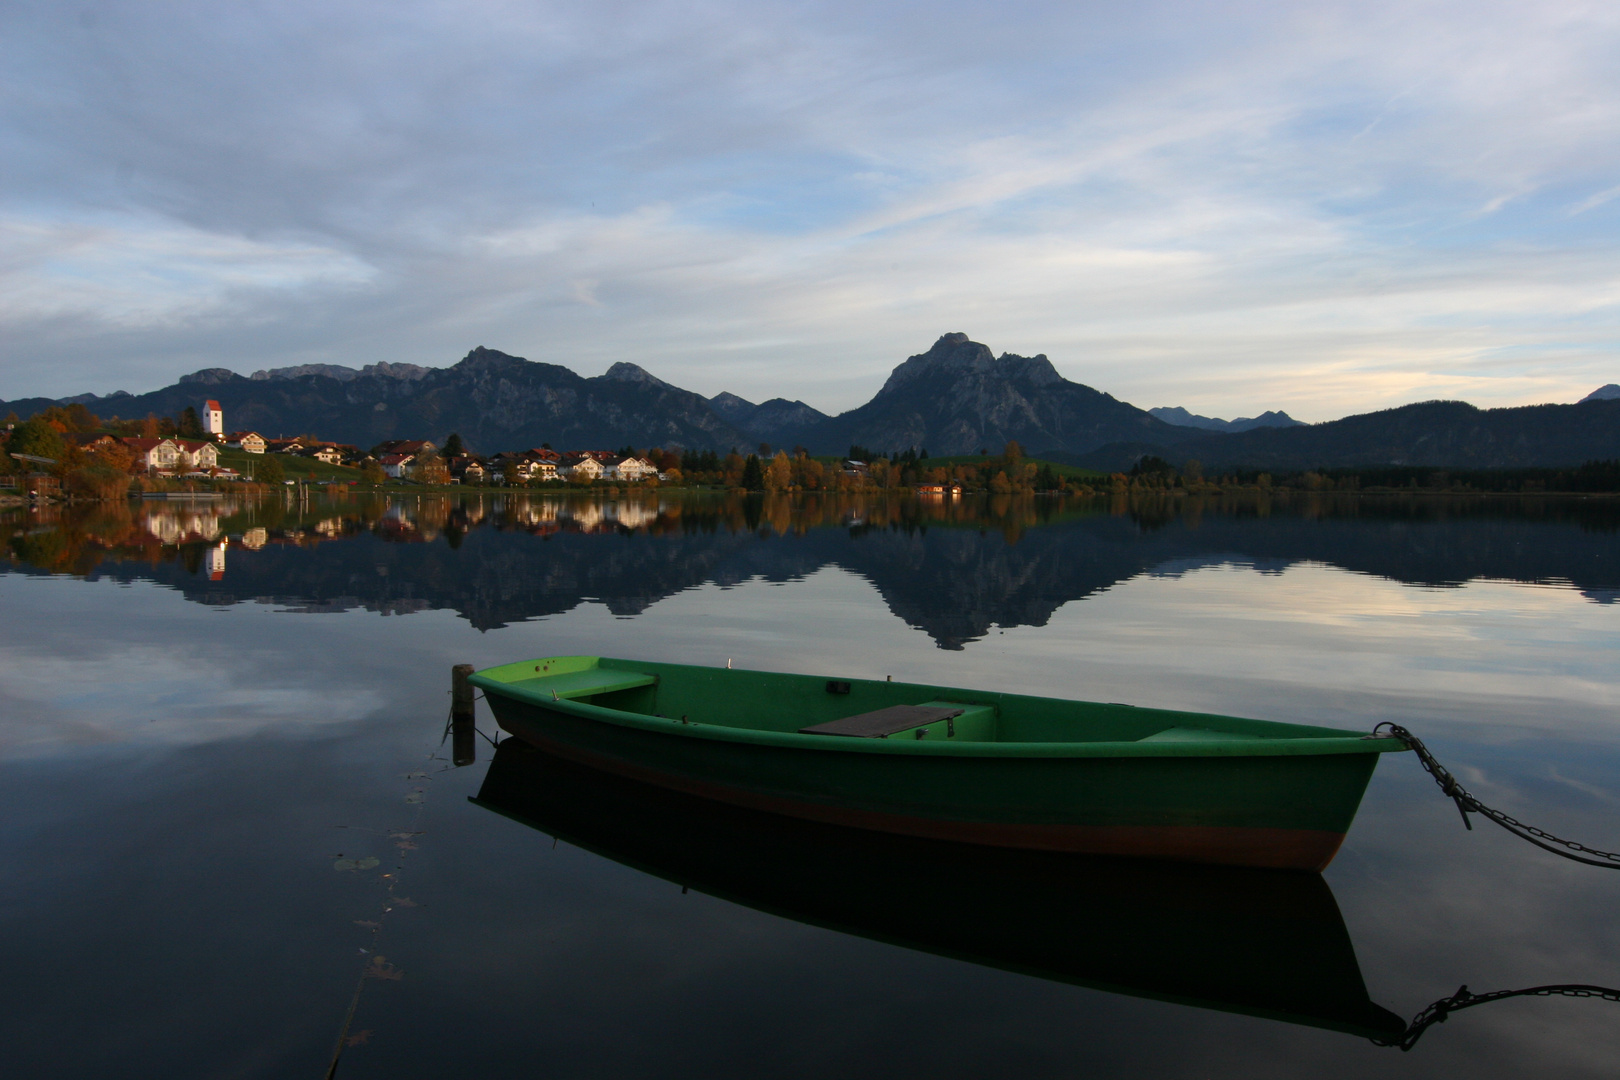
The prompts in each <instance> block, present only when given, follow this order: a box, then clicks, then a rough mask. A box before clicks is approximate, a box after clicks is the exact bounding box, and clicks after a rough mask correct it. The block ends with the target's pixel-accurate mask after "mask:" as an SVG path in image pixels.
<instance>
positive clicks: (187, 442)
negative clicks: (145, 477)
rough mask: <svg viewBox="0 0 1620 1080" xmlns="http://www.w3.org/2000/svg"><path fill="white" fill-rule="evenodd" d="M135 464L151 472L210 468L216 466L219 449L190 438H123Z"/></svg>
mask: <svg viewBox="0 0 1620 1080" xmlns="http://www.w3.org/2000/svg"><path fill="white" fill-rule="evenodd" d="M120 441H121V442H123V444H124V445H125V446H127V447H129V449H130V452H131V453H133V454H134V455H135V464H136V465H137V466H139V467H141V468H143V469H147V470H149V471H153V472H174V471H175V470H179V469H184V470H187V471H204V472H205V471H209V470H213V469H217V468H218V467H219V449H218V448H217V447H215V446H214V444H213V443H209V442H197V441H193V440H191V439H134V438H129V439H122V440H120Z"/></svg>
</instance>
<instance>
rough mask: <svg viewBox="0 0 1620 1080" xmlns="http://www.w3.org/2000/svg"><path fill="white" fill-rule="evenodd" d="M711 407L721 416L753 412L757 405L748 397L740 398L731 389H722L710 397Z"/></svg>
mask: <svg viewBox="0 0 1620 1080" xmlns="http://www.w3.org/2000/svg"><path fill="white" fill-rule="evenodd" d="M709 408H711V409H713V410H714V411H715V412H717V413H719V414H720V415H721V416H735V415H738V414H742V413H750V412H753V411H754V409H755V405H754V403H753V402H752V401H749V400H748V399H747V398H740V397H738V396H737V395H736V394H733V393H732V392H731V391H729V390H722V391H720V392H719V393H718V394H716V395H714V397H712V398H710V399H709Z"/></svg>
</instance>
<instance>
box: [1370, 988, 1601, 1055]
mask: <svg viewBox="0 0 1620 1080" xmlns="http://www.w3.org/2000/svg"><path fill="white" fill-rule="evenodd" d="M1513 997H1574V998H1602V999H1603V1000H1604V1001H1620V990H1612V989H1610V988H1609V987H1607V986H1587V985H1585V984H1583V983H1558V984H1555V985H1552V986H1532V987H1530V988H1528V989H1526V990H1494V991H1492V992H1491V993H1489V994H1470V993H1469V992H1468V987H1466V986H1459V987H1458V988H1457V992H1456V993H1455V994H1452V995H1451V996H1450V997H1444V998H1441V999H1440V1000H1439V1001H1437V1002H1435V1003H1434V1004H1433V1005H1430V1006H1429V1007H1428V1008H1426V1009H1424V1010H1423V1011H1422V1012H1420V1013H1418V1014H1417V1015H1416V1016H1414V1017H1412V1022H1411V1023H1410V1024H1408V1025H1406V1030H1405V1031H1403V1032H1401V1033H1400V1034H1399V1035H1396V1036H1393V1037H1391V1038H1388V1039H1377V1038H1375V1039H1373V1040H1372V1041H1373V1043H1374V1045H1377V1046H1398V1047H1400V1048H1401V1052H1402V1053H1405V1052H1406V1051H1408V1050H1410V1049H1412V1047H1414V1046H1416V1045H1417V1041H1418V1039H1420V1038H1422V1037H1423V1033H1424V1032H1425V1031H1427V1030H1429V1028H1430V1027H1431V1026H1432V1025H1434V1024H1443V1023H1445V1022H1446V1017H1447V1016H1449V1015H1450V1014H1451V1013H1454V1012H1456V1011H1457V1010H1458V1009H1471V1008H1473V1007H1474V1006H1475V1005H1483V1004H1485V1003H1486V1002H1488V1001H1501V1000H1502V999H1504V998H1513Z"/></svg>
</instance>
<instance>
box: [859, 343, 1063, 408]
mask: <svg viewBox="0 0 1620 1080" xmlns="http://www.w3.org/2000/svg"><path fill="white" fill-rule="evenodd" d="M964 376H979V377H984V376H988V377H990V378H992V379H994V380H997V381H1001V380H1009V381H1018V382H1026V383H1028V384H1030V385H1032V386H1035V387H1043V386H1050V385H1052V384H1054V383H1060V382H1062V381H1063V376H1061V375H1059V374H1058V373H1057V369H1056V368H1054V367H1053V366H1052V362H1051V361H1050V360H1048V359H1047V358H1046V354H1045V353H1041V354H1040V355H1039V356H1018V355H1017V354H1015V353H1002V354H1001V355H1000V356H999V357H998V356H996V355H994V354H993V353H991V351H990V349H989V347H988V346H986V345H981V344H980V343H979V342H977V341H972V340H970V339H969V338H968V336H967V335H966V334H963V333H953V334H944V335H941V337H940V339H939V340H938V341H936V342H934V345H933V348H931V349H929V350H928V351H927V352H925V353H918V354H917V355H916V356H912V357H909V358H908V359H907V360H906V361H905V362H904V363H902V364H901V365H900V366H898V367H896V368H895V369H894V371H893V372H892V373H891V374H890V375H889V381H888V382H886V383H884V384H883V389H882V390H880V391H878V396H879V397H882V396H883V395H884V394H888V393H892V392H894V391H897V390H901V389H903V388H906V387H909V386H912V385H916V384H918V383H919V380H928V381H929V382H933V383H941V382H948V383H951V384H954V383H956V382H959V381H960V380H961V379H962V378H963V377H964Z"/></svg>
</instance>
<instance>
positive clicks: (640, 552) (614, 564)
mask: <svg viewBox="0 0 1620 1080" xmlns="http://www.w3.org/2000/svg"><path fill="white" fill-rule="evenodd" d="M1617 531H1620V500H1612V499H1584V500H1582V499H1556V498H1552V497H1523V498H1520V497H1494V498H1493V497H1481V498H1457V497H1451V498H1447V497H1436V498H1392V499H1377V498H1368V497H1359V498H1358V497H1355V496H1339V495H1332V494H1293V495H1282V496H1270V497H1266V496H1262V497H1237V498H1233V497H1224V498H1223V497H1220V496H1216V497H1210V498H1204V497H1186V498H1168V497H1162V496H1160V497H1151V496H1149V497H1139V496H1135V495H1131V496H1105V497H1097V498H1063V497H1048V496H1028V495H1023V496H1020V495H997V496H978V497H971V498H966V499H953V498H918V497H901V498H893V497H889V498H885V497H883V496H881V495H861V494H843V495H837V494H830V495H825V496H820V495H797V496H758V495H754V496H745V495H725V494H716V495H710V496H694V495H690V494H687V495H667V494H661V493H657V492H642V493H638V494H625V495H623V496H619V497H608V498H604V497H601V496H592V495H585V494H579V495H550V494H546V495H539V494H511V495H505V494H503V495H485V496H482V497H480V496H477V495H462V496H440V495H422V496H406V497H398V496H395V497H393V498H389V497H386V496H358V495H348V496H341V497H313V498H309V499H300V498H297V497H287V498H275V497H271V498H268V499H258V500H252V499H212V500H199V501H195V502H193V501H185V500H178V499H168V500H163V501H161V502H157V501H153V500H143V501H140V502H131V503H93V504H70V505H64V506H45V507H40V508H37V509H25V510H16V511H10V512H5V513H0V539H4V540H5V542H6V554H7V565H8V566H9V567H10V568H11V569H12V570H14V571H18V572H24V573H52V574H59V573H67V574H75V575H80V576H83V577H87V578H90V579H97V578H113V579H116V580H120V581H134V580H150V581H154V582H158V583H161V584H164V585H167V586H169V587H172V588H176V589H179V590H180V591H181V592H183V593H184V594H185V595H186V596H187V597H188V598H189V599H191V600H194V601H197V602H199V603H205V604H211V605H225V604H233V603H240V602H244V601H257V602H266V603H276V604H282V605H287V606H288V607H289V608H290V609H292V610H298V611H306V612H338V611H346V610H352V609H356V608H363V609H365V610H370V611H376V612H381V613H385V614H405V613H408V612H413V611H422V610H428V609H432V608H450V609H453V610H455V611H457V612H458V613H459V614H461V615H462V617H464V618H466V619H467V620H468V621H469V622H471V623H472V624H473V625H475V626H477V627H478V628H480V629H492V628H494V627H498V626H503V625H507V624H509V623H512V622H518V621H523V620H526V619H533V618H543V617H546V616H549V615H553V614H558V613H561V612H564V611H568V610H570V609H572V608H574V607H576V606H578V605H579V604H581V603H583V602H586V600H587V599H589V600H590V601H591V602H595V603H600V604H602V605H604V606H605V607H607V609H608V610H609V611H611V612H612V613H613V614H615V615H620V616H634V615H638V614H640V613H641V612H643V611H645V610H646V609H647V608H648V607H650V606H651V605H652V604H654V603H657V602H658V601H659V600H661V599H663V598H664V597H667V596H672V595H674V594H675V593H678V592H681V591H683V590H685V589H690V588H693V587H695V586H698V585H702V584H704V583H712V584H717V585H720V586H722V587H727V586H732V585H737V584H740V583H742V582H745V581H748V580H751V579H758V580H764V581H768V582H784V581H789V580H795V579H800V578H803V577H806V576H808V575H810V574H813V573H816V572H817V571H819V570H821V569H823V568H827V567H836V568H839V569H842V570H844V571H848V572H851V573H854V574H856V575H858V576H860V577H862V578H864V579H866V580H867V581H868V582H870V583H871V584H872V585H873V586H874V587H875V588H876V589H877V591H878V593H879V594H880V595H881V596H882V597H883V599H884V601H885V603H886V604H887V605H888V607H889V608H890V610H891V611H892V612H894V614H895V615H897V616H899V617H900V618H901V619H902V620H903V621H905V622H906V623H907V624H909V625H911V626H913V627H915V628H917V629H920V630H922V631H924V632H925V633H927V634H928V635H929V636H930V637H932V638H933V639H934V641H935V642H936V643H937V644H938V645H939V646H940V647H941V648H947V649H957V648H961V647H963V645H964V644H965V643H966V642H969V641H973V640H976V639H978V638H980V637H982V636H983V635H985V634H986V633H989V632H991V629H992V628H993V627H997V626H999V627H1003V628H1006V627H1011V626H1042V625H1045V623H1046V622H1047V620H1048V619H1049V618H1050V617H1051V616H1052V614H1053V613H1054V612H1055V611H1056V610H1057V609H1059V608H1060V607H1062V606H1063V605H1064V604H1067V603H1071V602H1073V601H1076V600H1081V599H1084V598H1086V597H1088V596H1092V595H1095V594H1097V593H1099V592H1101V591H1103V590H1106V589H1109V588H1111V587H1113V586H1114V585H1116V584H1118V583H1120V582H1122V581H1126V580H1129V579H1131V578H1134V577H1138V576H1141V575H1144V574H1146V575H1161V576H1162V575H1179V574H1183V573H1187V572H1189V571H1192V570H1196V569H1198V568H1200V567H1205V566H1217V565H1227V566H1237V567H1243V568H1248V569H1252V570H1259V571H1261V572H1266V573H1274V572H1279V571H1281V570H1284V569H1286V568H1287V567H1289V566H1292V565H1296V564H1301V563H1315V564H1327V565H1331V566H1335V567H1339V568H1341V569H1344V570H1349V571H1353V572H1357V573H1366V574H1373V575H1376V576H1379V577H1384V578H1388V579H1391V580H1395V581H1399V582H1403V583H1407V584H1414V585H1424V586H1436V585H1439V586H1452V587H1454V586H1460V585H1463V584H1466V583H1467V582H1469V581H1474V580H1508V581H1525V582H1533V583H1536V584H1545V585H1553V586H1557V587H1564V588H1573V589H1575V590H1577V591H1579V592H1580V593H1582V594H1583V595H1584V596H1585V597H1586V598H1588V599H1589V600H1593V601H1596V602H1599V603H1612V602H1614V601H1616V600H1617V599H1620V545H1617V544H1616V543H1615V542H1614V541H1615V536H1616V533H1617Z"/></svg>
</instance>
